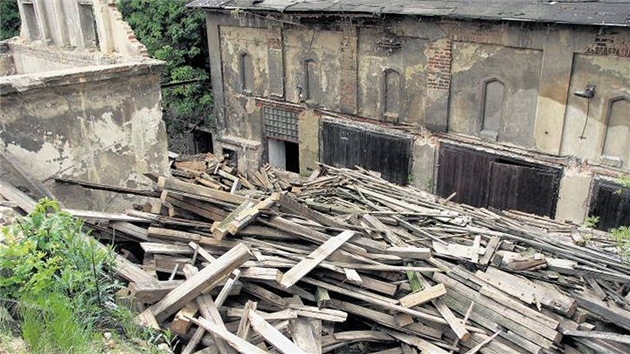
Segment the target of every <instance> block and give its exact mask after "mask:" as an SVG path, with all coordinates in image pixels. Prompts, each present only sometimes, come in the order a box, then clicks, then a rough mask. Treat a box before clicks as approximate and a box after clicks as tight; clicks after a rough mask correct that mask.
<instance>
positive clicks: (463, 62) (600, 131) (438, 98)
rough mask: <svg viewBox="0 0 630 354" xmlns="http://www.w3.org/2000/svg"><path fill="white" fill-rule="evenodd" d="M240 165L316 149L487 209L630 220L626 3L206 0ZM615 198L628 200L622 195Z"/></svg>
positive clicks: (225, 114)
mask: <svg viewBox="0 0 630 354" xmlns="http://www.w3.org/2000/svg"><path fill="white" fill-rule="evenodd" d="M189 6H192V7H199V8H203V9H205V10H206V20H207V27H208V28H207V29H208V37H209V38H208V41H209V48H210V53H211V54H210V56H211V58H210V59H211V60H210V61H211V68H212V82H213V89H214V94H215V105H216V116H217V121H218V124H219V127H218V130H219V134H217V136H216V138H215V139H216V141H215V151H219V152H220V151H223V152H224V153H228V154H230V155H231V156H232V157H233V159H234V160H235V161H236V163H237V164H238V166H239V168H240V169H241V170H245V171H246V170H248V169H255V168H257V167H258V166H259V165H260V164H261V163H265V162H269V163H271V164H272V165H276V166H279V167H282V168H286V169H288V170H292V171H295V172H299V173H302V174H306V175H307V174H309V173H310V171H311V170H312V169H313V168H314V167H315V166H316V163H317V162H318V161H322V162H324V163H328V164H334V165H341V166H348V167H353V166H355V165H359V166H362V167H364V168H368V169H371V170H375V171H378V172H381V173H382V174H383V176H384V177H386V178H387V179H389V180H391V181H395V182H398V183H412V184H414V185H416V186H419V187H423V188H427V189H432V190H433V191H435V192H437V193H438V194H440V195H442V196H444V197H448V196H450V195H451V194H452V193H457V194H456V195H455V196H454V197H453V200H455V201H459V202H464V203H468V204H471V205H475V206H483V207H497V208H505V209H509V208H514V209H518V210H522V211H525V212H531V213H536V214H539V215H546V216H549V217H555V218H558V219H566V220H572V221H575V222H582V221H583V219H584V218H585V216H587V215H588V214H589V212H591V213H594V214H596V215H600V216H601V218H602V221H601V223H602V225H605V226H604V227H612V226H616V225H619V224H624V223H629V224H630V202H629V201H628V198H629V197H628V196H627V195H623V194H619V193H613V194H614V195H612V194H610V193H609V192H610V191H611V190H616V189H617V187H616V185H615V183H614V181H615V179H616V178H617V177H619V176H621V175H623V174H624V173H627V172H628V171H630V145H629V144H630V143H629V141H630V113H629V112H630V71H629V68H630V23H629V22H628V20H627V19H628V18H630V17H629V16H630V7H628V6H627V4H623V3H622V2H619V1H614V0H602V1H599V2H575V1H570V2H569V1H556V2H540V1H535V0H510V1H493V0H480V1H474V2H461V3H460V2H458V1H449V2H446V3H445V2H442V1H422V2H417V1H399V2H395V3H392V4H383V3H382V2H376V1H374V0H358V1H348V2H346V1H344V2H343V3H342V2H332V1H319V2H315V3H313V2H299V1H273V2H269V3H267V1H261V2H254V3H251V4H250V3H247V4H243V3H242V2H238V1H219V2H216V1H212V0H197V1H193V2H192V3H191V4H189ZM611 198H613V199H614V198H617V200H616V201H613V200H612V199H611Z"/></svg>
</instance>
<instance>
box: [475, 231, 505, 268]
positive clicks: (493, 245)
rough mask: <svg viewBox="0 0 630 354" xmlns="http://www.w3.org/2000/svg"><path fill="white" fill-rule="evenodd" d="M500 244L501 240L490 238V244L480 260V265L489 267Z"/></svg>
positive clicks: (494, 237)
mask: <svg viewBox="0 0 630 354" xmlns="http://www.w3.org/2000/svg"><path fill="white" fill-rule="evenodd" d="M500 243H501V239H500V238H499V237H497V236H492V237H491V238H490V241H488V244H487V245H486V251H485V253H484V254H483V256H481V258H480V259H479V264H481V265H488V263H489V262H490V259H492V256H493V255H494V252H495V251H496V250H497V248H499V244H500Z"/></svg>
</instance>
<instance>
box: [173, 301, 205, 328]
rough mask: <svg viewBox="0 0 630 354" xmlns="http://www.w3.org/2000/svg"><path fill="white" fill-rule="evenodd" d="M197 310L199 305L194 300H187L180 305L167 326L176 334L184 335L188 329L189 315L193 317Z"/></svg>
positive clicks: (189, 324) (189, 323)
mask: <svg viewBox="0 0 630 354" xmlns="http://www.w3.org/2000/svg"><path fill="white" fill-rule="evenodd" d="M197 311H199V306H197V304H196V303H195V302H189V303H187V304H186V305H184V307H182V308H181V309H180V310H179V311H178V312H177V313H176V314H175V318H174V319H173V322H171V324H170V326H169V328H170V329H171V331H173V333H175V334H177V335H178V336H185V335H186V333H188V330H189V329H190V326H191V325H192V323H191V322H190V319H189V318H190V317H194V316H195V315H196V314H197Z"/></svg>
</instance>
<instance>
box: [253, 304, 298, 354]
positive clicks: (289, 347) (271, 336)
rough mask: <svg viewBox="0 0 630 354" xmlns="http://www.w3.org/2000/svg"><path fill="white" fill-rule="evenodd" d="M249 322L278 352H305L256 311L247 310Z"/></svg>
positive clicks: (285, 353)
mask: <svg viewBox="0 0 630 354" xmlns="http://www.w3.org/2000/svg"><path fill="white" fill-rule="evenodd" d="M248 317H249V322H250V324H251V326H252V328H253V329H254V331H256V333H258V334H260V335H261V336H263V337H264V338H265V340H266V341H267V342H269V343H270V344H271V345H273V346H274V347H276V348H277V349H278V350H279V351H280V352H282V353H284V354H296V353H303V354H306V352H305V351H304V350H302V348H300V347H299V346H297V345H296V344H295V343H293V342H292V341H291V340H289V338H287V337H285V336H284V335H283V334H282V333H280V331H278V330H277V329H275V328H274V327H273V326H272V325H270V324H269V322H267V321H265V320H264V319H263V318H262V317H260V315H259V314H257V313H256V311H251V310H250V311H249V314H248Z"/></svg>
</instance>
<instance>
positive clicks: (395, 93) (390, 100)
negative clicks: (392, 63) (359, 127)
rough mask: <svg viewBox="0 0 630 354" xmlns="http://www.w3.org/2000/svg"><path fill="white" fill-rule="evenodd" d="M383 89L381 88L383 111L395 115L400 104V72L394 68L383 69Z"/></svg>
mask: <svg viewBox="0 0 630 354" xmlns="http://www.w3.org/2000/svg"><path fill="white" fill-rule="evenodd" d="M384 75H385V79H384V81H385V82H384V84H385V87H384V88H385V89H384V90H383V91H384V92H383V101H384V103H385V107H384V110H383V111H384V113H385V114H389V115H397V114H398V110H399V106H400V74H398V72H397V71H395V70H391V69H388V70H385V73H384Z"/></svg>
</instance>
